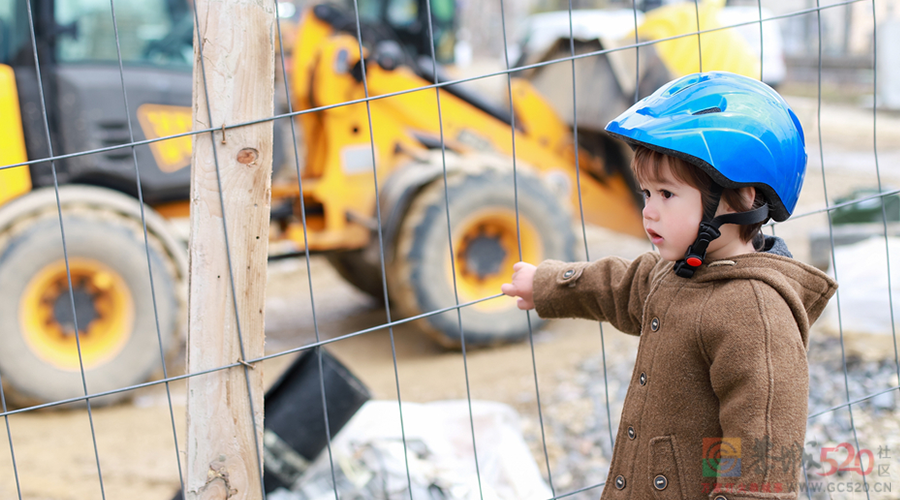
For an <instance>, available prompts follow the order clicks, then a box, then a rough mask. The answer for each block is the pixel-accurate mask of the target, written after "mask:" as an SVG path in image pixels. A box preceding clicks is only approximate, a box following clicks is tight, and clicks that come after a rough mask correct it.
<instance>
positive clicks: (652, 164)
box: [632, 146, 766, 247]
mask: <svg viewBox="0 0 900 500" xmlns="http://www.w3.org/2000/svg"><path fill="white" fill-rule="evenodd" d="M664 159H668V161H669V170H670V171H671V172H672V175H673V176H674V177H675V179H676V180H678V181H680V182H683V183H685V184H687V185H689V186H692V187H694V188H696V189H697V190H698V191H700V196H701V199H702V200H703V208H704V210H706V209H707V208H714V207H710V205H712V204H713V203H715V201H714V200H713V196H712V191H711V190H710V186H711V185H712V183H713V180H712V178H711V177H710V176H709V174H707V173H706V172H704V171H703V170H701V169H699V168H697V167H695V166H694V165H691V164H690V163H688V162H686V161H684V160H682V159H681V158H677V157H674V156H670V155H666V154H664V153H660V152H659V151H656V150H653V149H650V148H646V147H644V146H635V148H634V161H633V162H632V170H634V176H635V177H636V178H637V180H638V182H641V181H644V180H646V181H659V180H661V179H662V166H663V160H664ZM722 201H724V202H725V203H726V204H728V206H729V207H730V208H731V209H732V210H734V211H736V212H747V211H749V210H753V209H755V208H759V207H761V206H763V205H765V204H766V198H765V196H764V195H763V194H762V192H761V191H760V190H759V189H757V190H756V198H754V200H753V203H752V204H751V206H749V207H748V206H746V204H745V201H744V197H742V196H741V195H740V193H739V192H738V190H737V189H730V188H725V190H724V191H722ZM763 223H764V222H758V223H756V224H748V225H744V226H741V229H740V238H741V241H744V242H745V243H746V242H748V241H751V240H752V241H753V242H754V246H756V247H760V246H761V243H762V242H761V241H759V242H758V241H757V235H758V234H759V229H760V227H762V225H763Z"/></svg>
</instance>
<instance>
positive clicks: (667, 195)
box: [659, 189, 673, 200]
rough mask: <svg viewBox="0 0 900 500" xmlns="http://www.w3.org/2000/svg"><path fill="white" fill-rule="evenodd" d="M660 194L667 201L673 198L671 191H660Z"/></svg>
mask: <svg viewBox="0 0 900 500" xmlns="http://www.w3.org/2000/svg"><path fill="white" fill-rule="evenodd" d="M659 194H660V195H661V196H662V197H663V198H665V199H667V200H668V199H669V198H671V197H672V196H673V195H672V192H671V191H666V190H665V189H663V190H662V191H660V192H659Z"/></svg>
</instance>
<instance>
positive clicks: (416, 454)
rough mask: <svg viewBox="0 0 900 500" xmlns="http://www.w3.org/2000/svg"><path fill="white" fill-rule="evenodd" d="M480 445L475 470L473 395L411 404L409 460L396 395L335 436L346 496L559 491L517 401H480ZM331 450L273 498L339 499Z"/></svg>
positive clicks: (492, 496)
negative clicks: (549, 481) (541, 464)
mask: <svg viewBox="0 0 900 500" xmlns="http://www.w3.org/2000/svg"><path fill="white" fill-rule="evenodd" d="M472 419H473V421H474V427H475V446H477V450H478V470H479V471H480V479H481V491H479V478H478V475H476V469H475V453H474V451H473V445H472V427H471V424H470V420H469V405H468V403H467V402H466V401H465V400H461V401H438V402H433V403H425V404H419V403H403V429H404V430H405V437H406V444H407V459H408V462H409V477H407V463H406V462H407V461H406V460H404V454H403V441H402V439H401V425H400V411H399V405H398V404H397V402H396V401H370V402H368V403H366V404H365V405H364V406H363V407H362V408H361V409H360V410H359V412H357V414H356V415H355V416H354V417H353V419H352V420H350V422H348V423H347V425H346V427H344V429H343V430H341V432H340V434H339V435H338V436H336V437H335V439H334V440H332V454H333V457H334V464H335V476H336V478H337V484H338V491H339V493H340V498H341V499H344V500H350V499H385V500H387V499H392V500H393V499H408V498H409V497H410V492H409V486H410V483H411V484H412V490H413V491H412V496H413V498H416V499H444V498H446V499H469V498H482V495H483V498H484V499H485V500H501V499H504V500H505V499H510V500H513V499H515V500H543V499H546V498H550V497H551V496H552V494H551V492H550V489H549V488H548V487H547V485H546V483H545V482H544V480H543V478H542V477H541V473H540V470H539V469H538V466H537V463H536V462H535V461H534V458H533V457H532V455H531V452H530V451H529V449H528V446H527V444H526V443H525V440H524V439H523V437H522V433H521V431H520V427H519V417H518V415H517V414H516V412H515V410H513V409H512V408H511V407H509V406H507V405H505V404H502V403H496V402H489V401H473V402H472ZM334 497H335V496H334V489H333V486H332V474H331V466H330V461H329V457H328V453H327V451H326V452H323V453H322V454H321V455H320V456H319V457H318V458H317V459H316V461H315V462H314V463H313V464H312V465H311V466H310V468H309V469H308V470H307V471H306V473H305V474H304V475H303V476H302V477H301V478H300V479H299V480H298V481H297V483H296V484H295V485H294V487H293V488H292V491H286V490H278V491H277V492H275V493H273V494H270V495H269V498H270V499H272V500H326V499H329V500H330V499H334Z"/></svg>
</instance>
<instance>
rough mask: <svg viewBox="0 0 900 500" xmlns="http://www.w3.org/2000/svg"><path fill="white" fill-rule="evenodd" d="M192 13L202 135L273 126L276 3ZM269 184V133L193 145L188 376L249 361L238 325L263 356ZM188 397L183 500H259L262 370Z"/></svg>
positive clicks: (213, 379)
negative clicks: (267, 119) (195, 18)
mask: <svg viewBox="0 0 900 500" xmlns="http://www.w3.org/2000/svg"><path fill="white" fill-rule="evenodd" d="M195 1H196V5H197V14H198V18H199V26H196V27H195V30H194V94H193V110H194V111H193V114H194V129H195V130H196V129H205V128H211V127H215V128H219V127H222V126H223V124H224V125H229V126H231V125H235V124H238V123H241V122H245V121H249V120H256V119H260V118H265V117H270V116H272V114H273V106H274V67H275V54H274V53H275V49H274V40H273V33H274V31H275V26H274V22H275V5H274V2H273V1H271V0H195ZM201 41H202V43H203V46H202V49H203V62H204V66H201V64H200V53H199V48H200V45H199V42H201ZM203 69H205V74H206V75H205V76H206V81H205V83H204V75H203ZM207 95H208V96H209V103H207ZM207 104H208V105H209V112H208V111H207ZM210 116H211V118H210ZM213 141H215V143H214V142H213ZM213 146H215V154H216V155H217V157H218V170H219V173H218V174H217V171H216V170H217V169H216V161H215V158H214V156H213ZM271 173H272V122H265V123H262V124H258V125H251V126H246V127H240V128H235V129H228V130H224V129H223V130H222V131H217V132H216V133H215V134H214V136H213V135H211V134H208V133H206V134H198V135H195V136H194V144H193V158H192V163H191V238H190V240H191V241H190V295H189V299H188V301H189V314H190V317H189V323H188V348H187V367H188V371H189V373H195V372H198V371H202V370H208V369H212V368H216V367H220V366H223V365H228V364H232V363H234V362H236V361H238V360H242V354H241V346H240V342H239V341H238V321H239V322H240V333H241V334H242V337H243V344H244V345H243V348H244V349H243V351H244V354H243V356H245V357H246V359H253V358H256V357H259V356H261V355H262V354H263V345H264V341H265V337H264V333H263V326H264V316H263V311H264V303H265V286H266V257H267V252H268V234H269V209H270V194H271ZM219 176H220V178H219ZM220 184H221V189H222V196H223V197H224V214H223V211H222V205H220V198H219V186H220ZM224 221H227V225H228V228H227V230H228V242H229V243H230V253H231V268H232V269H230V270H229V260H228V258H227V254H226V244H225V232H224V228H223V222H224ZM232 273H233V276H232ZM231 279H233V280H234V290H235V291H236V294H237V300H236V301H235V300H234V297H233V295H232V286H231ZM235 302H236V303H237V306H236V308H237V311H235ZM248 378H249V384H248ZM248 385H249V388H250V395H248V394H247V390H248ZM187 390H188V400H187V460H186V462H187V467H186V474H185V477H184V479H185V489H186V491H185V498H186V500H196V499H204V500H206V499H217V500H218V499H222V500H225V499H226V498H227V499H236V500H237V499H240V500H244V499H259V498H261V497H262V478H261V477H260V468H261V467H260V461H261V460H262V442H263V438H262V432H263V384H262V367H261V366H260V365H256V366H255V367H253V368H252V369H250V368H248V367H246V366H243V365H241V366H238V367H235V368H229V369H226V370H220V371H216V372H213V373H210V374H207V375H200V376H196V377H191V378H190V379H188V385H187ZM251 400H252V412H251ZM254 433H255V436H254ZM257 446H259V449H257V448H256V447H257Z"/></svg>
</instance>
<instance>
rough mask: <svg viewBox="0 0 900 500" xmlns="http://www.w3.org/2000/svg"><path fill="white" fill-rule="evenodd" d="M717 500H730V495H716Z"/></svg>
mask: <svg viewBox="0 0 900 500" xmlns="http://www.w3.org/2000/svg"><path fill="white" fill-rule="evenodd" d="M716 500H728V497H726V496H725V495H719V496H717V497H716Z"/></svg>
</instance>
